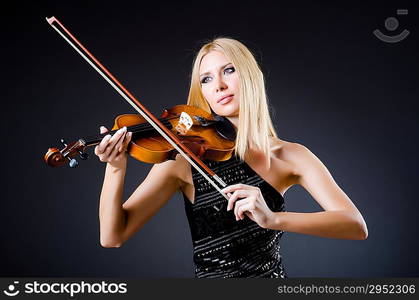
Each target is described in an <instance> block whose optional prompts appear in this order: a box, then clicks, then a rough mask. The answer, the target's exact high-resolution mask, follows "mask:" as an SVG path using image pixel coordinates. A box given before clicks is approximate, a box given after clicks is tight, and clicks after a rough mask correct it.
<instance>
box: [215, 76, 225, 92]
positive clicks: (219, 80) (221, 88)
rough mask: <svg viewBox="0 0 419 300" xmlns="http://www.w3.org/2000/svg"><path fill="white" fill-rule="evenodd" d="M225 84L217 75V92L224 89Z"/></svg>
mask: <svg viewBox="0 0 419 300" xmlns="http://www.w3.org/2000/svg"><path fill="white" fill-rule="evenodd" d="M227 87H228V86H227V84H226V83H225V82H224V80H223V78H221V77H218V79H217V82H216V85H215V88H216V91H217V92H221V91H224V90H225V89H226V88H227Z"/></svg>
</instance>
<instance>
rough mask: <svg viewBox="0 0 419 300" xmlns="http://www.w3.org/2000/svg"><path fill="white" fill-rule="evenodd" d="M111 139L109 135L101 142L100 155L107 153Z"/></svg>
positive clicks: (98, 148) (98, 150) (99, 146)
mask: <svg viewBox="0 0 419 300" xmlns="http://www.w3.org/2000/svg"><path fill="white" fill-rule="evenodd" d="M110 139H111V135H110V134H107V135H105V137H104V138H103V139H102V140H101V141H100V143H99V145H98V147H97V153H96V152H95V153H96V155H98V154H102V153H103V152H105V150H106V147H107V146H108V143H109V140H110Z"/></svg>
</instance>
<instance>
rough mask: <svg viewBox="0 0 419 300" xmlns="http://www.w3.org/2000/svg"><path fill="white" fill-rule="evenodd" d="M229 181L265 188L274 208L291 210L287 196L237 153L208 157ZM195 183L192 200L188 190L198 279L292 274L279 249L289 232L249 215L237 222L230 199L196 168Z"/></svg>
mask: <svg viewBox="0 0 419 300" xmlns="http://www.w3.org/2000/svg"><path fill="white" fill-rule="evenodd" d="M204 163H205V164H206V165H207V166H208V167H209V168H210V169H211V170H213V171H214V172H215V173H216V174H217V175H218V176H219V177H220V178H222V179H223V181H224V182H225V183H227V185H232V184H236V183H244V184H248V185H252V186H257V187H259V188H260V190H261V192H262V195H263V198H264V199H265V201H266V203H267V205H268V207H269V208H270V209H271V210H272V211H274V212H278V211H285V205H284V198H283V197H282V195H281V194H280V193H279V192H278V191H277V190H276V189H275V188H273V187H272V186H271V185H270V184H269V183H267V182H266V181H265V180H264V179H262V178H261V177H260V176H259V175H258V174H257V173H256V172H255V171H253V169H251V168H250V167H249V165H248V164H247V163H246V162H245V161H241V160H240V159H239V158H238V157H236V156H235V155H233V156H232V158H231V159H229V160H227V161H223V162H216V161H206V160H204ZM191 171H192V178H193V183H194V187H195V200H194V203H193V204H192V203H191V202H190V201H189V200H188V198H187V197H186V196H185V194H183V198H184V202H185V212H186V215H187V218H188V222H189V227H190V230H191V235H192V243H193V261H194V263H195V266H196V268H195V277H196V278H239V277H240V278H252V277H259V278H286V277H287V275H286V274H285V270H284V267H283V265H282V256H281V255H280V253H279V249H280V245H279V241H280V238H281V236H282V234H283V233H284V232H283V231H278V230H272V229H264V228H262V227H260V226H259V225H258V224H257V223H256V222H254V221H252V220H250V218H249V217H247V216H245V218H244V219H243V220H239V221H236V218H235V215H234V210H233V209H232V210H230V211H227V209H226V207H227V200H226V199H225V198H224V197H223V196H222V195H221V194H220V193H219V192H218V191H217V190H215V188H214V187H213V186H212V185H211V184H210V183H208V182H207V181H206V179H205V178H204V177H203V176H202V175H201V174H200V173H199V172H198V171H196V170H195V168H193V167H191Z"/></svg>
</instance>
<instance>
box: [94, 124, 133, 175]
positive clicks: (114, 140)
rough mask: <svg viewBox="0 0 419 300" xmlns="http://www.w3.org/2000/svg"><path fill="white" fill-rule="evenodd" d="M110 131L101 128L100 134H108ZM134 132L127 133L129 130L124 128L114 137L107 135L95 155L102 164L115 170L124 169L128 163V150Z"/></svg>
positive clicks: (103, 127) (97, 147) (96, 149)
mask: <svg viewBox="0 0 419 300" xmlns="http://www.w3.org/2000/svg"><path fill="white" fill-rule="evenodd" d="M106 132H108V129H107V128H106V127H105V126H100V133H106ZM131 137H132V132H128V133H127V128H126V127H122V128H120V129H119V130H117V131H116V132H115V133H114V134H113V135H112V136H111V135H110V134H108V135H106V136H105V137H104V138H103V139H102V141H101V142H100V143H99V144H98V145H97V146H96V147H95V154H96V155H97V156H98V157H99V160H100V161H101V162H106V163H108V164H110V165H112V166H113V167H115V168H124V167H125V166H126V161H127V152H126V151H127V148H128V145H129V142H130V141H131Z"/></svg>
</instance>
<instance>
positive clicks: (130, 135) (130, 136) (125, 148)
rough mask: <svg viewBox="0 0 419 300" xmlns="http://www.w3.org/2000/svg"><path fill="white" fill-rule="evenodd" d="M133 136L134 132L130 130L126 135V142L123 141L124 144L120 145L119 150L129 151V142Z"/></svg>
mask: <svg viewBox="0 0 419 300" xmlns="http://www.w3.org/2000/svg"><path fill="white" fill-rule="evenodd" d="M131 138H132V132H131V131H130V132H128V133H127V134H126V135H125V138H124V142H123V144H122V146H121V147H120V149H119V152H124V151H127V149H128V145H129V142H130V141H131Z"/></svg>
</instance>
